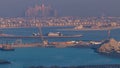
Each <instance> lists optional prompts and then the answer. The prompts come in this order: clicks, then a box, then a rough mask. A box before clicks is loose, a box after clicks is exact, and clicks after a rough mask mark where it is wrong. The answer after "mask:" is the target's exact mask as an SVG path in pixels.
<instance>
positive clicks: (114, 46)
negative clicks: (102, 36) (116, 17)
mask: <svg viewBox="0 0 120 68" xmlns="http://www.w3.org/2000/svg"><path fill="white" fill-rule="evenodd" d="M98 52H99V53H105V54H112V53H113V54H116V53H117V54H120V43H119V42H118V41H116V40H115V39H110V40H109V41H108V42H106V43H104V44H103V45H101V46H100V48H98Z"/></svg>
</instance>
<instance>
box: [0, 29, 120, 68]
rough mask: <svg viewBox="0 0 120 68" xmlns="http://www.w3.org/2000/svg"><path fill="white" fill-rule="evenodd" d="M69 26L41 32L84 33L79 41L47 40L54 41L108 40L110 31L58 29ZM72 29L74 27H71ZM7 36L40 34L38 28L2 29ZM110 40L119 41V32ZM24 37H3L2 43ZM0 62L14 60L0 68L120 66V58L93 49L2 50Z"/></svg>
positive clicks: (31, 40) (25, 39)
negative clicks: (1, 60)
mask: <svg viewBox="0 0 120 68" xmlns="http://www.w3.org/2000/svg"><path fill="white" fill-rule="evenodd" d="M63 28H68V27H62V28H61V27H44V28H42V32H43V34H44V35H46V34H47V33H48V32H61V33H63V34H64V35H75V34H82V35H83V37H78V38H45V39H47V40H48V41H49V42H53V41H71V40H76V41H77V40H84V41H90V40H94V41H100V40H104V39H106V38H107V31H71V30H58V29H63ZM69 28H71V27H69ZM1 31H2V32H3V33H5V34H10V35H22V36H32V34H33V33H38V31H39V29H38V28H9V29H1ZM111 38H115V39H116V40H118V41H120V29H115V30H111ZM17 39H21V38H12V39H11V38H1V39H0V43H6V42H7V43H13V42H15V41H16V40H17ZM21 40H22V42H23V43H31V42H41V39H40V38H37V39H34V38H23V39H21ZM0 59H5V60H8V61H11V62H12V64H6V65H0V68H27V67H29V66H40V65H44V66H52V65H58V66H70V65H72V66H76V65H97V64H119V63H120V58H112V57H109V56H104V55H100V54H98V53H96V52H94V50H93V49H90V48H39V47H37V48H36V47H34V48H16V49H15V51H0Z"/></svg>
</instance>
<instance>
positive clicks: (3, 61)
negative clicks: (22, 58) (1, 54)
mask: <svg viewBox="0 0 120 68" xmlns="http://www.w3.org/2000/svg"><path fill="white" fill-rule="evenodd" d="M0 64H11V62H9V61H6V60H1V59H0Z"/></svg>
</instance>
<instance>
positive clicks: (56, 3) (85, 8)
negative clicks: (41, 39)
mask: <svg viewBox="0 0 120 68" xmlns="http://www.w3.org/2000/svg"><path fill="white" fill-rule="evenodd" d="M45 3H47V5H51V6H52V8H54V9H56V10H57V11H58V15H59V16H101V15H103V14H105V15H106V16H120V14H119V12H120V8H119V6H120V4H119V3H120V0H47V1H46V2H45ZM35 4H41V0H0V16H1V17H24V15H25V11H26V10H27V8H28V7H33V6H34V5H35Z"/></svg>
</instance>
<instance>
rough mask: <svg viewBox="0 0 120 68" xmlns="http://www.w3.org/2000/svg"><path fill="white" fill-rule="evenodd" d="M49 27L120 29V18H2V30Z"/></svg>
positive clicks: (0, 25)
mask: <svg viewBox="0 0 120 68" xmlns="http://www.w3.org/2000/svg"><path fill="white" fill-rule="evenodd" d="M48 26H52V27H53V26H82V27H84V28H93V29H96V28H107V27H112V28H114V27H120V17H48V18H21V17H17V18H2V17H1V18H0V28H18V27H48ZM82 27H80V28H82ZM80 28H76V29H80Z"/></svg>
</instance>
